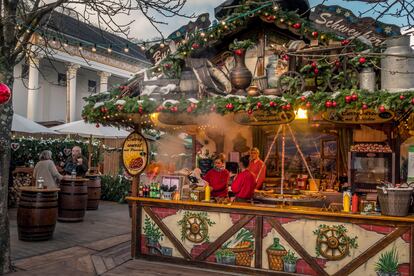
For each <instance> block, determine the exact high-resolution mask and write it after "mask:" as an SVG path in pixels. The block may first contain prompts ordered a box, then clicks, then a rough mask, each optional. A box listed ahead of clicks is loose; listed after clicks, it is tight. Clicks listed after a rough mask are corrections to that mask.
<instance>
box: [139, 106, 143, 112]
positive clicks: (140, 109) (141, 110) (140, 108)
mask: <svg viewBox="0 0 414 276" xmlns="http://www.w3.org/2000/svg"><path fill="white" fill-rule="evenodd" d="M138 112H139V113H140V114H142V113H143V109H142V106H140V107H138Z"/></svg>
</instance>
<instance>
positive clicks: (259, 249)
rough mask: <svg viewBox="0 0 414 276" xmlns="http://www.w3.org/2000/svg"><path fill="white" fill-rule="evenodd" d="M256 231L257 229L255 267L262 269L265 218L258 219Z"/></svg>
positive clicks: (258, 217)
mask: <svg viewBox="0 0 414 276" xmlns="http://www.w3.org/2000/svg"><path fill="white" fill-rule="evenodd" d="M255 226H256V229H255V240H254V244H255V256H254V266H255V267H256V268H262V248H263V217H262V216H257V217H256V224H255Z"/></svg>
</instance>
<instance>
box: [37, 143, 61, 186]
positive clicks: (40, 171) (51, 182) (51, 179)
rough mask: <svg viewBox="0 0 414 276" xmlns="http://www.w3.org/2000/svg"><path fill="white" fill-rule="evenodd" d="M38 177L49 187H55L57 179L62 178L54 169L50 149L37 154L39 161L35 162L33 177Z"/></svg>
mask: <svg viewBox="0 0 414 276" xmlns="http://www.w3.org/2000/svg"><path fill="white" fill-rule="evenodd" d="M39 177H42V178H43V179H44V180H45V186H47V187H49V188H57V187H58V181H60V180H62V178H63V176H62V175H61V174H60V173H59V172H58V170H57V169H56V165H55V163H53V160H52V152H51V151H50V150H44V151H42V152H41V153H40V155H39V162H37V164H36V166H35V168H34V171H33V178H34V179H36V180H37V179H39Z"/></svg>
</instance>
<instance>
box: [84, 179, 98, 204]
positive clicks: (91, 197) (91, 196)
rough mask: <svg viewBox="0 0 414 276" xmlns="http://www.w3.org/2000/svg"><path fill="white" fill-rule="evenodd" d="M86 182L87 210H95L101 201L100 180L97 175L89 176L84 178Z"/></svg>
mask: <svg viewBox="0 0 414 276" xmlns="http://www.w3.org/2000/svg"><path fill="white" fill-rule="evenodd" d="M86 178H87V179H88V181H87V182H86V185H87V186H88V205H87V207H86V209H87V210H97V209H98V207H99V200H100V199H101V178H100V177H99V176H98V175H89V176H87V177H86Z"/></svg>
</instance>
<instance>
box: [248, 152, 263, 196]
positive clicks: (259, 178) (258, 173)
mask: <svg viewBox="0 0 414 276" xmlns="http://www.w3.org/2000/svg"><path fill="white" fill-rule="evenodd" d="M259 154H260V152H259V149H258V148H252V149H251V150H250V163H249V167H248V169H249V171H250V172H252V173H253V175H254V177H255V179H256V189H257V190H260V189H261V188H262V185H263V181H264V180H265V178H266V164H265V163H264V162H263V161H262V160H260V157H259Z"/></svg>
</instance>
